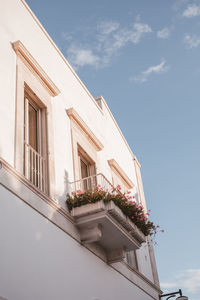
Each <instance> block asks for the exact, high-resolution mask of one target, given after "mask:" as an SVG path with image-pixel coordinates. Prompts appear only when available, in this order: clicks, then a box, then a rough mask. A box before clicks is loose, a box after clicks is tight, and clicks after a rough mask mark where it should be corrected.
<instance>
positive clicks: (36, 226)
mask: <svg viewBox="0 0 200 300" xmlns="http://www.w3.org/2000/svg"><path fill="white" fill-rule="evenodd" d="M0 45H1V48H0V49H1V50H0V76H1V100H0V101H1V105H0V299H7V300H36V299H38V300H47V299H48V300H55V299H57V300H63V299H69V300H79V299H81V300H97V299H98V300H121V299H123V300H133V299H136V300H152V299H159V294H160V293H161V291H160V287H159V281H158V275H157V269H156V263H155V258H154V252H153V246H152V242H151V238H150V237H147V238H145V239H144V238H142V237H141V236H140V235H139V234H138V235H137V234H136V233H134V235H131V230H129V229H128V228H129V227H130V226H132V225H130V224H129V225H128V223H127V220H125V219H124V217H123V216H120V213H118V212H117V213H116V211H115V214H113V215H112V216H111V214H110V213H109V211H107V210H106V209H105V208H104V209H103V208H101V211H103V213H104V216H103V219H101V220H100V221H99V220H98V218H97V217H96V215H95V213H94V214H93V216H92V218H93V219H91V218H90V217H91V215H90V214H87V213H86V214H85V215H84V220H83V219H81V220H82V221H81V222H86V223H85V224H86V225H87V224H88V223H87V222H90V225H91V224H93V225H92V226H90V227H87V226H85V227H81V226H82V225H80V224H81V222H79V223H77V218H75V216H73V215H72V214H70V212H69V211H68V208H67V205H66V194H67V193H71V192H72V191H74V190H77V189H79V188H82V189H83V188H84V189H89V187H90V186H91V184H92V182H93V184H94V185H96V184H97V183H98V184H99V183H101V185H102V186H103V187H105V186H106V185H107V187H111V186H112V184H113V185H117V184H120V185H121V186H122V189H123V191H125V190H130V191H131V192H132V193H134V194H135V196H136V200H137V201H138V203H141V204H143V206H144V207H146V204H145V198H144V192H143V187H142V179H141V175H140V165H139V163H138V161H137V159H136V157H135V156H134V154H133V153H132V151H131V149H130V148H129V146H128V144H127V142H126V140H125V138H124V136H123V134H122V133H121V131H120V129H119V127H118V125H117V123H116V121H115V119H114V117H113V116H112V113H111V112H110V110H109V108H108V106H107V105H106V102H105V100H104V99H103V98H102V97H99V98H97V99H94V98H93V96H92V95H91V94H90V93H89V91H88V90H87V88H86V87H85V86H84V84H83V83H82V82H81V80H80V79H79V78H78V76H77V74H76V73H75V72H74V70H73V69H72V68H71V66H70V65H69V64H68V62H67V60H66V59H65V58H64V56H63V55H62V53H61V52H60V51H59V49H58V48H57V47H56V45H55V44H54V42H53V41H52V39H51V38H50V37H49V35H48V34H47V32H46V31H45V29H44V28H43V27H42V25H41V24H40V22H39V21H38V20H37V18H36V17H35V15H34V14H33V13H32V11H31V10H30V8H29V7H28V6H27V4H26V3H25V1H24V0H2V1H1V2H0ZM103 213H102V214H103ZM92 222H93V223H92ZM99 223H100V225H101V226H99ZM77 224H78V225H79V226H78V225H77ZM128 226H129V227H128ZM130 228H132V227H130Z"/></svg>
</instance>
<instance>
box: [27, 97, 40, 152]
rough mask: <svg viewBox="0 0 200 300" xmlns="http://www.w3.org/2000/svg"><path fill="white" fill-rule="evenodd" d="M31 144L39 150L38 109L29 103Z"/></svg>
mask: <svg viewBox="0 0 200 300" xmlns="http://www.w3.org/2000/svg"><path fill="white" fill-rule="evenodd" d="M28 113H29V124H28V128H29V145H30V146H31V147H32V148H33V149H35V150H36V151H38V134H37V122H38V120H37V110H36V109H35V108H34V107H33V106H32V105H31V104H30V103H29V109H28Z"/></svg>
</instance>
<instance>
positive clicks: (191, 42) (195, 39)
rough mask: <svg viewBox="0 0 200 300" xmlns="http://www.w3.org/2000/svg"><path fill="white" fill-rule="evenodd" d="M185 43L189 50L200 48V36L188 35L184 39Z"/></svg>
mask: <svg viewBox="0 0 200 300" xmlns="http://www.w3.org/2000/svg"><path fill="white" fill-rule="evenodd" d="M184 43H185V44H186V45H187V46H188V48H196V47H198V46H200V36H197V35H192V36H191V35H189V34H186V35H185V37H184Z"/></svg>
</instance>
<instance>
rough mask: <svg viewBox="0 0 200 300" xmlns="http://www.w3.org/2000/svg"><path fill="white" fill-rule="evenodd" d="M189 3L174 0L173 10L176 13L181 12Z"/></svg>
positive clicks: (186, 0)
mask: <svg viewBox="0 0 200 300" xmlns="http://www.w3.org/2000/svg"><path fill="white" fill-rule="evenodd" d="M189 1H190V0H174V2H173V5H172V9H173V10H175V11H177V10H180V9H181V8H182V6H183V5H185V4H186V3H188V2H189Z"/></svg>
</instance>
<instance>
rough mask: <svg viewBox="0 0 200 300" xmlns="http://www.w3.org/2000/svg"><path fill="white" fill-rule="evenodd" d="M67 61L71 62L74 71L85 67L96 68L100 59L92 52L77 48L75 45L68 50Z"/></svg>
mask: <svg viewBox="0 0 200 300" xmlns="http://www.w3.org/2000/svg"><path fill="white" fill-rule="evenodd" d="M68 59H69V60H70V61H71V62H72V64H73V66H74V68H75V69H76V68H77V67H84V66H87V65H89V66H93V67H98V65H99V62H100V58H99V57H98V56H97V55H95V54H94V53H93V52H92V50H90V49H83V48H79V47H77V46H75V45H71V46H70V47H69V48H68Z"/></svg>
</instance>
